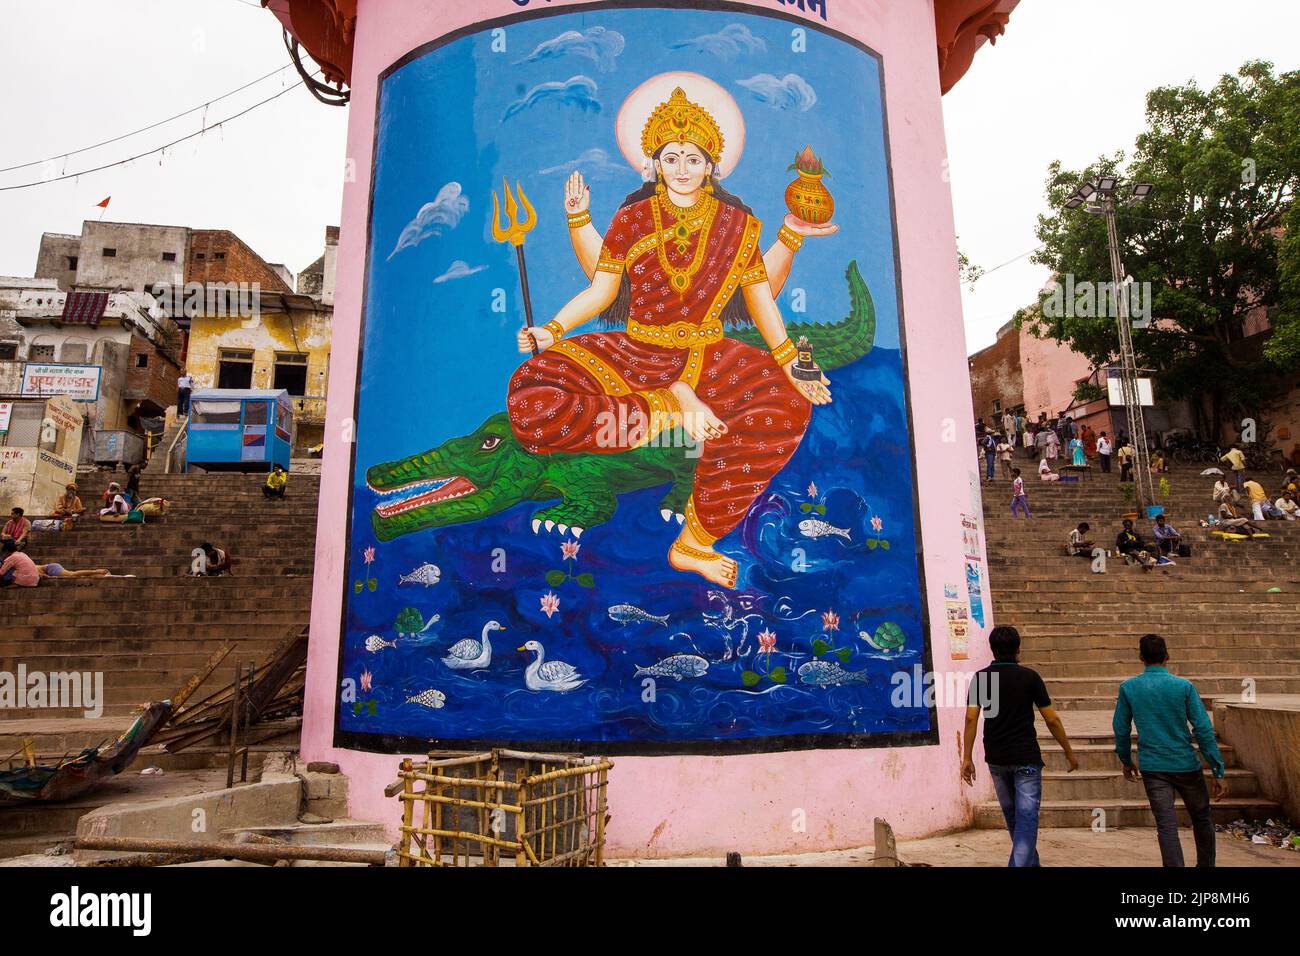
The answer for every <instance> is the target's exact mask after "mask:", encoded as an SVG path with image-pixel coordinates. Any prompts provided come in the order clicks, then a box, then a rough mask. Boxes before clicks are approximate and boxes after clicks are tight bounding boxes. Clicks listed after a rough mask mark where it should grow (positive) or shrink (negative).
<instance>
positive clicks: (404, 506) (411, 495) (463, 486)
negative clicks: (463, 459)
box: [370, 475, 478, 518]
mask: <svg viewBox="0 0 1300 956" xmlns="http://www.w3.org/2000/svg"><path fill="white" fill-rule="evenodd" d="M370 489H371V490H372V491H376V492H378V493H379V494H381V495H385V496H389V495H401V496H402V497H399V498H396V499H395V500H391V501H387V502H385V503H383V504H380V505H376V506H375V513H376V514H377V515H379V517H381V518H392V517H395V516H396V515H400V514H405V513H406V512H408V511H414V510H415V509H416V508H423V507H425V506H426V505H436V504H442V503H443V502H444V501H451V500H452V499H454V498H464V497H465V496H466V495H472V494H474V492H476V491H478V488H476V487H475V486H474V482H472V481H470V480H469V479H468V478H462V477H461V476H460V475H452V476H451V477H450V478H430V479H428V480H426V481H413V482H410V483H409V484H405V485H399V486H398V487H396V488H376V487H375V486H374V485H370Z"/></svg>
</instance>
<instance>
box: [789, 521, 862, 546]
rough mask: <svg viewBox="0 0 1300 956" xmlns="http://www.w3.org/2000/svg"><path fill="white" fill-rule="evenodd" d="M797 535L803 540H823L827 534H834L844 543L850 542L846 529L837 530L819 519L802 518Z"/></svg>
mask: <svg viewBox="0 0 1300 956" xmlns="http://www.w3.org/2000/svg"><path fill="white" fill-rule="evenodd" d="M799 533H800V534H802V535H803V536H804V537H805V538H824V537H826V536H827V535H828V534H836V535H839V536H840V537H841V538H843V539H844V540H845V541H848V540H850V539H849V529H848V528H837V527H835V526H834V525H833V524H830V523H829V522H826V521H822V520H821V519H820V518H804V519H803V520H802V521H800V522H799Z"/></svg>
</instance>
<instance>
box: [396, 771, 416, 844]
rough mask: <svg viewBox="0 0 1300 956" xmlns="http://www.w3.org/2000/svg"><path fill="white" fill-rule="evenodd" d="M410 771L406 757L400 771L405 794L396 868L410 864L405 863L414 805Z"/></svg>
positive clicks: (403, 795)
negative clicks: (398, 858)
mask: <svg viewBox="0 0 1300 956" xmlns="http://www.w3.org/2000/svg"><path fill="white" fill-rule="evenodd" d="M410 770H411V758H410V757H407V758H406V759H404V760H403V761H402V771H403V775H404V777H405V780H406V792H405V793H403V794H402V797H403V798H404V801H405V802H404V803H403V804H402V827H401V830H402V841H401V848H400V850H399V855H400V856H401V859H400V860H399V861H398V866H409V865H410V864H409V863H408V862H406V861H408V860H410V858H411V857H410V850H411V833H410V830H411V814H412V813H413V812H414V809H415V804H413V803H412V802H411V798H412V793H413V791H412V783H411V777H410V775H409V774H410Z"/></svg>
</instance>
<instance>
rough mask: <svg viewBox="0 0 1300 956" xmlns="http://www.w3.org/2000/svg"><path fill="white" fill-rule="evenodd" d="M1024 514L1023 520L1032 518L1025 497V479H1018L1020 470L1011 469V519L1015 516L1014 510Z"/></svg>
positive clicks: (1027, 500) (1027, 499)
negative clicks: (1021, 511)
mask: <svg viewBox="0 0 1300 956" xmlns="http://www.w3.org/2000/svg"><path fill="white" fill-rule="evenodd" d="M1018 508H1019V509H1021V510H1023V511H1024V513H1025V518H1027V519H1028V518H1032V517H1033V515H1031V514H1030V513H1029V498H1028V497H1026V495H1025V479H1023V478H1021V477H1020V469H1019V468H1012V469H1011V517H1013V518H1014V517H1015V516H1016V509H1018Z"/></svg>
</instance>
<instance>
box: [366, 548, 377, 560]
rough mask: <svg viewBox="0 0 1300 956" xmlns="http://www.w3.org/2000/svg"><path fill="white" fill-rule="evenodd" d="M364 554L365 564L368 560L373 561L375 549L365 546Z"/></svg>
mask: <svg viewBox="0 0 1300 956" xmlns="http://www.w3.org/2000/svg"><path fill="white" fill-rule="evenodd" d="M365 556H366V564H369V563H370V562H372V561H374V560H375V549H374V548H373V547H370V548H366V551H365Z"/></svg>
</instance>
